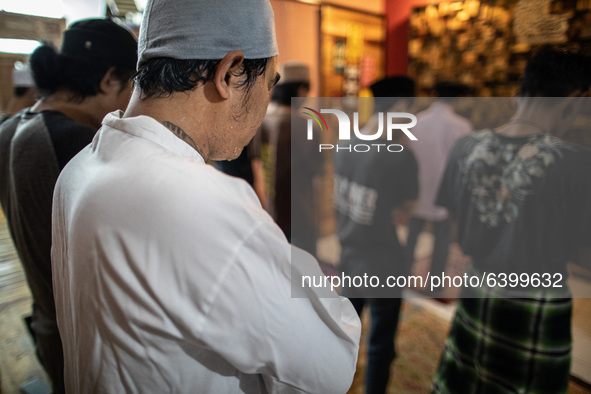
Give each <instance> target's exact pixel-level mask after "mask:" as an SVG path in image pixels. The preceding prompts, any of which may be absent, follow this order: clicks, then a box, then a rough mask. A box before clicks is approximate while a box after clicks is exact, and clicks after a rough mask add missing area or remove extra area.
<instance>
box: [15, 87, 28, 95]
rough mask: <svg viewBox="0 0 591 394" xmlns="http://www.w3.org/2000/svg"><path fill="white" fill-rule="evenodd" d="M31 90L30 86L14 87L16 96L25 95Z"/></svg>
mask: <svg viewBox="0 0 591 394" xmlns="http://www.w3.org/2000/svg"><path fill="white" fill-rule="evenodd" d="M29 90H31V88H30V87H29V86H17V87H15V88H14V93H13V95H14V97H23V96H24V95H25V94H27V92H28V91H29Z"/></svg>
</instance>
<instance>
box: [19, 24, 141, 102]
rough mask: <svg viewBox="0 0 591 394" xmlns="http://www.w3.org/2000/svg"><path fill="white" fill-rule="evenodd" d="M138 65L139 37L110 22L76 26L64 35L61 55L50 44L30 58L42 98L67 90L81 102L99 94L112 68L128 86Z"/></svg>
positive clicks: (39, 49) (37, 50)
mask: <svg viewBox="0 0 591 394" xmlns="http://www.w3.org/2000/svg"><path fill="white" fill-rule="evenodd" d="M136 62H137V41H136V39H135V37H134V36H133V34H132V33H131V32H130V31H128V30H127V29H126V28H124V27H122V26H119V25H118V24H116V23H115V22H113V21H111V20H109V19H84V20H80V21H77V22H74V23H73V24H72V25H70V26H69V28H68V29H67V30H66V31H64V34H63V40H62V46H61V48H60V50H59V51H57V50H56V49H55V48H54V47H53V46H52V45H51V44H48V43H46V44H44V45H42V46H40V47H39V48H37V49H36V50H35V51H34V52H33V53H32V54H31V57H30V58H29V64H30V65H31V70H32V72H33V78H34V80H35V84H36V85H37V89H38V90H39V92H40V95H41V96H42V97H45V96H48V95H51V94H53V93H55V92H56V91H58V90H61V89H64V90H67V91H68V92H69V93H70V94H72V97H73V98H74V99H75V100H79V101H81V100H83V99H84V98H86V97H88V96H94V95H96V94H98V93H99V84H100V81H101V80H102V78H103V77H104V75H105V74H106V73H107V71H108V70H109V68H111V67H115V75H116V76H117V77H118V78H119V79H120V80H121V81H122V82H127V81H128V80H129V79H130V78H131V77H132V76H133V74H134V72H135V65H136Z"/></svg>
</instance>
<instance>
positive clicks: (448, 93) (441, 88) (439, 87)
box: [434, 81, 470, 97]
mask: <svg viewBox="0 0 591 394" xmlns="http://www.w3.org/2000/svg"><path fill="white" fill-rule="evenodd" d="M434 88H435V93H436V94H437V97H460V96H465V95H467V94H469V93H470V87H469V86H468V85H465V84H463V83H459V82H454V81H440V82H437V83H436V84H435V86H434Z"/></svg>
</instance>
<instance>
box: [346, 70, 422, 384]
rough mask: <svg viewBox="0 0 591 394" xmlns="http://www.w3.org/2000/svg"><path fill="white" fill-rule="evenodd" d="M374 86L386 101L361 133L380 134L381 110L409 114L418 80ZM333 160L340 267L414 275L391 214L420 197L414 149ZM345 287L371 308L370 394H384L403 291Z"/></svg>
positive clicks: (358, 304)
mask: <svg viewBox="0 0 591 394" xmlns="http://www.w3.org/2000/svg"><path fill="white" fill-rule="evenodd" d="M371 88H372V92H373V95H374V97H380V98H382V99H379V100H376V106H375V108H376V110H375V113H374V116H373V118H372V119H370V121H369V122H368V123H367V125H366V126H365V127H364V128H363V129H362V133H363V132H367V133H375V126H376V123H377V122H376V120H377V116H378V113H379V112H382V113H385V112H405V111H408V110H409V108H410V104H411V101H412V97H413V96H414V82H413V81H412V80H411V79H409V78H406V77H390V78H387V79H385V80H382V81H379V82H377V83H375V84H374V85H372V87H371ZM386 97H390V98H396V97H400V99H386ZM404 97H405V98H406V99H403V98H404ZM384 134H385V133H384ZM366 142H367V141H362V140H360V139H352V140H351V141H343V142H340V143H339V145H343V146H342V148H345V147H344V146H345V145H347V146H348V145H354V144H358V143H362V144H363V143H366ZM376 142H378V143H388V144H390V143H394V141H385V140H384V141H376ZM360 150H364V149H360ZM393 150H398V149H393ZM334 162H335V177H334V206H335V210H336V216H337V233H338V237H339V241H340V243H341V259H340V264H339V268H340V269H341V271H342V272H343V274H345V275H348V276H350V277H353V276H357V277H362V276H364V275H365V274H367V276H368V277H378V278H379V279H380V283H382V284H384V283H386V279H387V277H388V276H390V275H404V274H406V273H408V270H409V261H408V259H407V256H406V253H405V251H404V248H403V246H402V245H401V244H400V242H399V240H398V237H397V235H396V224H395V222H394V220H393V216H394V212H395V211H396V210H397V209H405V210H409V209H408V208H409V206H411V205H412V204H409V203H411V202H412V201H414V200H415V199H416V198H417V193H418V190H417V189H418V186H417V184H418V178H417V176H418V175H417V172H418V169H417V163H416V160H415V158H414V155H413V154H412V152H411V151H410V150H408V149H403V150H402V151H400V152H389V151H388V150H387V149H385V148H383V149H381V150H380V151H378V150H376V149H374V150H370V151H368V152H355V151H354V149H351V151H349V150H347V149H339V150H338V151H336V152H335V153H334ZM342 290H343V293H342V294H343V295H344V296H346V297H348V298H349V299H350V300H351V303H352V304H353V306H354V307H355V309H356V310H357V313H358V314H359V315H361V312H362V311H363V309H364V307H365V306H368V307H369V309H370V312H371V332H370V337H369V349H368V362H367V372H366V376H365V379H366V382H365V384H366V392H367V393H385V392H386V388H387V385H388V380H389V377H390V365H391V363H392V361H393V360H394V358H395V356H396V352H395V348H394V338H395V336H396V329H397V326H398V317H399V314H400V306H401V301H402V300H401V297H402V289H400V288H388V287H380V286H378V287H377V288H374V287H365V288H359V287H354V286H350V287H349V286H342Z"/></svg>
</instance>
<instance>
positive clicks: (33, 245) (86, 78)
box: [0, 19, 137, 393]
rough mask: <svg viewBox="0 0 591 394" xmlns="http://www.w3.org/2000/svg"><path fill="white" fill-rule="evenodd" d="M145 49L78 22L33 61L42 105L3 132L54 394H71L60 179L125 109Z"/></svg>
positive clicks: (96, 23) (16, 224) (15, 225)
mask: <svg viewBox="0 0 591 394" xmlns="http://www.w3.org/2000/svg"><path fill="white" fill-rule="evenodd" d="M136 62H137V42H136V40H135V37H134V36H133V35H132V34H131V32H129V31H128V30H127V29H125V28H123V27H121V26H119V25H117V24H116V23H114V22H113V21H110V20H108V19H87V20H82V21H78V22H75V23H74V24H72V25H71V26H70V27H69V28H68V29H67V30H66V31H65V32H64V36H63V41H62V46H61V49H60V51H59V52H56V50H55V49H54V48H53V47H52V46H51V45H49V44H45V45H43V46H41V47H39V48H37V49H36V50H35V52H33V54H32V55H31V57H30V59H29V63H30V65H31V70H32V73H33V79H34V80H35V84H36V86H37V90H38V92H39V95H40V97H41V98H40V99H39V101H37V103H36V104H35V105H34V106H33V107H31V108H28V109H24V110H22V111H21V112H19V113H17V114H16V115H14V116H13V117H11V118H10V119H8V120H7V121H6V122H4V123H3V124H2V126H1V127H0V202H1V203H2V208H3V210H4V214H5V216H6V220H7V222H8V227H9V229H10V234H11V236H12V238H13V240H14V244H15V247H16V250H17V252H18V255H19V258H20V260H21V263H22V264H23V267H24V270H25V274H26V276H27V282H28V284H29V287H30V289H31V294H32V297H33V313H32V316H31V323H30V329H31V332H32V333H33V336H34V340H35V343H36V346H37V354H38V357H39V360H40V361H41V364H42V365H43V367H44V368H45V370H46V371H47V373H48V375H49V377H50V379H51V380H52V384H53V392H54V393H62V392H64V382H63V379H64V378H63V367H64V362H63V352H62V343H61V339H60V336H59V332H58V327H57V322H56V311H55V303H54V299H53V287H52V276H51V254H50V253H51V208H52V197H53V189H54V186H55V182H56V181H57V178H58V175H59V173H60V171H61V170H62V169H63V168H64V166H65V165H66V164H67V163H68V161H69V160H70V159H71V158H72V157H74V156H75V155H76V154H77V153H78V152H79V151H80V150H81V149H83V148H84V147H85V146H86V145H88V144H89V143H90V142H91V141H92V138H93V136H94V134H95V132H96V130H97V129H98V128H99V127H100V125H101V121H102V119H103V117H104V116H105V115H106V114H107V113H108V112H111V111H114V110H117V109H125V108H126V107H127V103H128V101H129V98H130V94H131V81H130V79H131V77H132V76H133V74H134V73H135V65H136Z"/></svg>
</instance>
